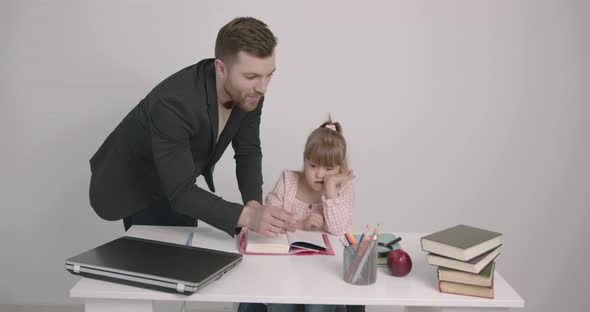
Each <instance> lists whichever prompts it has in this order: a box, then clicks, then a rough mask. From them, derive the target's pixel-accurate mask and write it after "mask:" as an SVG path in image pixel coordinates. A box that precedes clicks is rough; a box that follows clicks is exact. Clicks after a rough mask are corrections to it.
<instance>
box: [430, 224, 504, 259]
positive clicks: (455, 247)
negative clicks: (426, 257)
mask: <svg viewBox="0 0 590 312" xmlns="http://www.w3.org/2000/svg"><path fill="white" fill-rule="evenodd" d="M501 238H502V234H500V233H497V232H493V231H489V230H484V229H480V228H476V227H472V226H468V225H462V224H461V225H457V226H454V227H451V228H448V229H445V230H442V231H439V232H436V233H432V234H430V235H427V236H424V237H422V238H421V239H420V243H421V245H422V250H424V251H427V252H430V253H433V254H437V255H441V256H445V257H448V258H452V259H457V260H460V261H469V260H471V259H473V258H475V257H477V256H480V255H482V254H484V253H486V252H487V251H490V250H492V249H494V248H496V247H498V246H500V245H501V244H502V240H501Z"/></svg>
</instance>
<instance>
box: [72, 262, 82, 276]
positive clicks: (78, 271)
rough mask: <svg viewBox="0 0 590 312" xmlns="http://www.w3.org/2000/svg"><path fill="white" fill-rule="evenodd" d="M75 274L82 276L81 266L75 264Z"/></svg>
mask: <svg viewBox="0 0 590 312" xmlns="http://www.w3.org/2000/svg"><path fill="white" fill-rule="evenodd" d="M73 271H74V273H76V274H80V265H79V264H74V269H73Z"/></svg>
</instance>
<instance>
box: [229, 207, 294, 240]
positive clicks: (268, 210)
mask: <svg viewBox="0 0 590 312" xmlns="http://www.w3.org/2000/svg"><path fill="white" fill-rule="evenodd" d="M238 225H240V226H245V227H247V228H248V229H249V230H252V231H254V232H257V233H259V234H262V235H264V236H267V237H275V236H277V234H279V233H281V234H284V233H286V232H287V231H288V232H293V231H295V218H294V217H293V216H292V215H291V214H290V213H288V212H287V211H286V210H284V209H283V208H281V207H276V206H262V205H261V204H260V203H258V202H256V201H249V202H248V203H246V206H245V207H244V209H243V210H242V214H241V215H240V220H239V221H238Z"/></svg>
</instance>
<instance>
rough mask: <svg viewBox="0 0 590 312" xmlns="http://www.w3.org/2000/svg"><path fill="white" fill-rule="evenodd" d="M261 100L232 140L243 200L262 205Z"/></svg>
mask: <svg viewBox="0 0 590 312" xmlns="http://www.w3.org/2000/svg"><path fill="white" fill-rule="evenodd" d="M263 101H264V98H263V99H262V100H261V102H260V104H258V107H257V108H256V109H255V110H254V111H252V112H250V113H248V115H247V116H246V117H245V118H244V120H243V121H242V125H240V129H239V130H238V132H237V134H236V136H235V137H234V138H233V139H232V147H233V149H234V152H235V155H234V159H235V161H236V177H237V180H238V187H239V188H240V193H241V194H242V200H243V201H244V203H247V202H249V201H251V200H255V201H257V202H259V203H262V182H263V181H262V150H261V148H260V116H261V114H262V102H263Z"/></svg>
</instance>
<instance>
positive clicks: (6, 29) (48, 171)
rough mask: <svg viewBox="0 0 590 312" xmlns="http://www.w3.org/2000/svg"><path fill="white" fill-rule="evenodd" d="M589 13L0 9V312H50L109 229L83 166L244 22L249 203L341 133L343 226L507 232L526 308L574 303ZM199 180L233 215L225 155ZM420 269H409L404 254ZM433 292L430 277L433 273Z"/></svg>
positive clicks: (412, 8)
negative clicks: (265, 33)
mask: <svg viewBox="0 0 590 312" xmlns="http://www.w3.org/2000/svg"><path fill="white" fill-rule="evenodd" d="M589 11H590V5H589V4H588V2H586V1H557V0H556V1H428V2H424V1H407V2H395V1H364V2H361V1H338V2H331V3H325V2H320V1H309V2H301V1H298V2H297V3H290V2H289V3H286V2H282V1H281V2H279V1H276V3H275V1H243V2H237V1H236V2H230V1H209V2H204V1H203V2H196V1H176V2H172V1H100V2H99V1H95V2H91V3H85V2H84V1H1V2H0V40H1V41H0V42H1V43H0V60H1V61H0V103H1V106H0V113H1V114H0V127H1V130H2V131H1V132H0V136H1V142H2V146H3V148H2V152H1V153H0V166H1V167H0V169H1V179H0V183H1V184H0V190H1V192H2V206H3V207H2V208H1V209H0V242H1V250H2V253H1V256H0V259H1V260H0V264H1V265H0V276H1V278H0V303H7V304H18V303H38V304H47V303H49V304H53V303H55V304H63V303H67V302H74V301H72V300H70V299H69V298H68V291H69V288H71V287H72V286H73V285H74V282H75V281H76V278H74V277H72V276H70V275H69V274H68V273H67V272H66V271H65V269H64V268H63V263H64V259H66V258H67V257H69V256H72V255H74V254H75V253H78V252H80V251H82V250H85V249H88V248H90V247H92V246H94V245H97V244H99V243H103V242H105V241H107V240H110V239H113V238H115V237H116V236H118V235H121V234H122V233H123V227H122V223H121V222H107V221H103V220H101V219H99V218H98V217H97V216H96V215H95V214H94V212H93V211H92V209H91V207H90V206H89V203H88V198H87V192H88V181H89V167H88V159H89V158H90V157H91V155H92V154H93V153H94V152H95V151H96V149H97V148H98V146H99V145H100V143H101V142H102V141H103V140H104V139H105V137H106V136H107V134H108V133H109V132H110V131H111V130H112V129H113V128H114V127H115V125H116V124H117V123H118V122H119V121H120V120H121V118H122V117H123V116H124V115H125V114H126V113H127V112H128V111H129V110H130V109H131V108H132V107H133V106H134V105H136V103H137V102H138V101H139V100H140V99H141V98H142V97H143V96H144V95H145V94H146V93H147V92H148V91H149V90H150V89H151V88H152V87H153V86H154V85H155V84H156V83H158V82H159V81H160V80H162V79H163V78H165V77H166V76H167V75H169V74H171V73H173V72H175V71H176V70H178V69H180V68H181V67H183V66H186V65H189V64H193V63H195V62H197V61H198V60H200V59H201V58H205V57H211V56H212V54H213V45H214V40H215V36H216V33H217V30H218V29H219V28H220V27H221V26H222V25H223V24H225V23H226V22H227V21H229V20H230V19H231V18H233V17H236V16H255V17H258V18H260V19H262V20H263V21H265V22H266V23H268V24H269V26H270V27H271V29H272V30H273V32H274V33H275V34H276V35H277V36H278V37H279V40H280V41H279V47H278V51H277V52H278V59H277V65H278V71H277V74H276V76H275V78H274V80H273V82H272V83H271V86H270V91H269V93H268V96H267V101H266V105H265V108H264V114H263V124H262V129H261V131H262V140H263V153H264V162H263V167H264V178H265V181H266V183H265V185H264V190H265V192H266V191H269V190H270V188H271V187H272V186H273V185H274V182H275V180H276V178H277V177H278V175H279V172H280V171H281V170H282V169H284V168H293V169H296V168H299V167H300V166H301V153H302V147H303V143H304V141H305V138H306V136H307V134H308V133H309V132H310V131H311V130H312V129H313V128H314V127H316V126H318V125H319V124H320V123H321V122H322V121H323V120H324V119H325V118H326V117H327V114H328V113H332V115H333V117H334V119H335V120H338V121H340V122H342V124H343V126H344V130H345V135H346V137H347V139H348V143H349V146H350V160H351V165H352V167H353V169H354V170H355V172H356V174H357V180H356V183H357V205H356V208H355V209H356V210H355V221H354V224H355V227H356V228H358V229H360V228H361V227H362V226H363V225H364V224H365V223H376V222H380V223H382V224H384V226H385V227H386V228H387V229H389V230H392V231H398V232H400V231H426V232H430V231H435V230H438V229H441V228H444V227H447V226H451V225H454V224H457V223H467V224H472V225H476V226H481V227H486V228H490V229H493V230H497V231H499V232H502V233H504V234H505V241H504V244H505V247H504V252H503V254H502V256H501V257H500V258H499V259H498V269H499V271H501V273H502V275H503V276H504V277H505V278H506V279H507V280H508V281H509V282H510V283H511V284H512V285H513V287H514V288H515V289H516V290H517V291H518V292H519V293H520V294H521V295H522V296H523V297H524V299H525V300H526V302H527V303H526V304H527V307H526V309H524V310H525V311H554V310H562V307H563V310H566V311H581V310H582V307H583V306H588V304H589V299H588V296H587V291H586V290H584V289H587V287H586V285H587V279H588V278H590V274H589V269H588V266H587V265H586V261H587V258H588V255H589V253H588V251H587V250H586V245H587V236H588V234H590V233H589V231H588V229H587V228H586V225H587V223H588V221H589V212H588V211H589V210H588V203H590V195H589V194H590V165H589V164H588V161H587V160H588V158H590V140H589V133H590V108H589V104H590V103H589V102H590V101H589V98H590V96H589V91H588V87H589V85H588V82H589V81H590V80H589V78H590V77H589V73H590V68H589V61H588V55H589V54H590V53H589V52H590V49H589V41H590V40H589V38H590V31H589V29H590V27H589V22H588V21H589V19H590V12H589ZM228 151H229V153H226V155H225V156H224V157H223V159H222V161H221V164H219V165H218V166H217V167H216V181H217V182H216V184H217V186H218V189H219V191H218V192H219V194H221V195H222V196H223V197H225V198H228V199H232V200H236V201H237V200H239V198H240V197H239V193H238V191H237V186H236V183H235V177H234V166H233V164H232V161H233V160H232V158H231V156H232V153H231V149H230V150H228ZM412 256H413V257H423V256H424V255H423V254H416V255H412ZM433 278H435V277H434V276H433Z"/></svg>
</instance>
